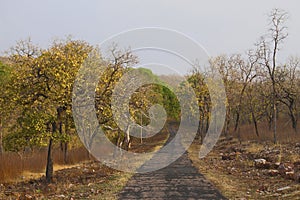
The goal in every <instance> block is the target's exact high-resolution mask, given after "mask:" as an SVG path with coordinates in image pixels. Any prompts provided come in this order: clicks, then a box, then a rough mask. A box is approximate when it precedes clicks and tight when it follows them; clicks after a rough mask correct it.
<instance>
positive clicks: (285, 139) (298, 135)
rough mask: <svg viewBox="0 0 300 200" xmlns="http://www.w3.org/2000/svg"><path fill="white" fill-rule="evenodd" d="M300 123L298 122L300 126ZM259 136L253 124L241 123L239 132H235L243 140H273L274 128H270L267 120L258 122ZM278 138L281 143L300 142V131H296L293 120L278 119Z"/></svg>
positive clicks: (234, 134)
mask: <svg viewBox="0 0 300 200" xmlns="http://www.w3.org/2000/svg"><path fill="white" fill-rule="evenodd" d="M299 126H300V124H298V127H299ZM258 130H259V136H257V135H256V133H255V129H254V125H253V124H244V125H241V127H240V130H239V133H238V132H236V133H233V132H234V131H233V130H232V131H231V132H232V133H233V136H234V137H237V138H240V139H241V140H242V141H247V140H257V141H270V142H272V141H273V129H272V128H271V129H269V125H268V123H267V122H260V123H259V124H258ZM277 140H278V142H280V143H295V142H300V131H297V132H295V130H294V129H293V128H292V125H291V122H289V121H287V120H286V121H285V120H278V122H277Z"/></svg>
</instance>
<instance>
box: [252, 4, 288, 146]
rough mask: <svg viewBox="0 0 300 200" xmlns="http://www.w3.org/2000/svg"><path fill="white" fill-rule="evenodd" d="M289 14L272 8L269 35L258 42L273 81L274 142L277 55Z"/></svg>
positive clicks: (274, 133)
mask: <svg viewBox="0 0 300 200" xmlns="http://www.w3.org/2000/svg"><path fill="white" fill-rule="evenodd" d="M287 17H288V14H287V13H286V12H285V11H283V10H280V9H274V10H272V12H271V14H270V15H269V19H270V29H269V35H268V37H266V38H264V37H262V38H261V41H260V42H259V43H258V44H257V46H258V51H257V53H258V57H259V63H260V64H261V65H262V66H264V68H265V69H266V73H267V75H268V77H269V79H270V81H271V88H272V108H273V112H272V121H273V137H274V143H277V133H276V131H277V127H276V126H277V121H276V120H277V103H278V94H277V81H276V72H277V70H276V69H277V67H278V62H277V57H278V52H279V50H280V48H279V47H280V44H281V43H282V42H283V41H284V40H285V39H286V38H287V36H288V33H287V31H286V30H287V27H286V26H285V22H286V20H287Z"/></svg>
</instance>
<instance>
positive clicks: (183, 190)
mask: <svg viewBox="0 0 300 200" xmlns="http://www.w3.org/2000/svg"><path fill="white" fill-rule="evenodd" d="M170 139H171V138H170ZM174 145H175V146H174V147H173V149H174V155H175V154H176V150H178V148H183V147H181V144H178V143H177V144H176V143H175V144H174ZM164 159H166V158H164V155H162V154H156V155H154V156H153V158H152V159H151V160H149V161H148V162H146V163H145V164H144V165H142V166H141V168H147V165H149V162H160V161H163V160H164ZM118 198H119V199H226V198H225V197H224V196H222V194H221V193H220V192H219V191H218V190H217V189H216V188H215V187H214V186H213V185H212V184H211V183H210V182H209V181H208V180H206V179H205V177H204V176H203V175H202V174H200V173H199V171H198V170H197V169H196V168H195V167H194V166H193V165H192V161H191V160H190V159H189V157H188V154H187V152H185V153H184V154H183V155H182V156H181V157H180V158H179V159H177V160H176V161H175V162H173V163H172V164H170V165H169V166H167V167H165V168H163V169H160V170H158V171H153V172H148V173H140V174H135V175H134V176H133V177H132V178H131V179H130V180H129V181H128V182H127V184H126V186H125V187H124V188H123V190H122V191H121V192H120V193H119V195H118Z"/></svg>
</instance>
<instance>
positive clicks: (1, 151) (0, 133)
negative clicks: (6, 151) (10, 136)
mask: <svg viewBox="0 0 300 200" xmlns="http://www.w3.org/2000/svg"><path fill="white" fill-rule="evenodd" d="M2 139H3V133H2V121H1V119H0V155H1V154H2V153H3V145H2Z"/></svg>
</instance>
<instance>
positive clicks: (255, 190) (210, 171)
mask: <svg viewBox="0 0 300 200" xmlns="http://www.w3.org/2000/svg"><path fill="white" fill-rule="evenodd" d="M199 147H200V146H199V145H198V143H197V142H195V143H194V144H193V145H192V147H191V148H190V150H189V152H190V154H189V155H190V157H191V158H192V160H193V164H194V165H195V166H197V167H198V168H199V170H200V172H202V173H204V175H205V176H206V177H207V178H208V179H210V180H211V181H212V182H213V183H214V184H215V185H216V186H217V188H219V189H220V190H221V192H222V193H223V194H224V195H225V196H226V197H227V198H229V199H300V183H299V177H300V170H299V166H300V162H299V161H300V144H299V143H293V144H291V143H290V144H281V145H274V144H272V143H267V142H255V141H252V142H251V141H249V142H242V143H239V142H238V141H237V140H235V139H232V138H230V139H221V140H220V141H219V142H218V144H217V145H216V146H215V148H214V149H213V151H212V152H211V153H209V155H208V156H206V157H205V158H204V159H201V160H200V159H199V158H198V152H199Z"/></svg>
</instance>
